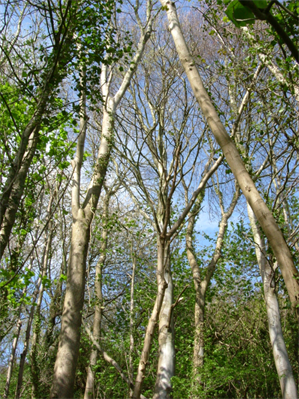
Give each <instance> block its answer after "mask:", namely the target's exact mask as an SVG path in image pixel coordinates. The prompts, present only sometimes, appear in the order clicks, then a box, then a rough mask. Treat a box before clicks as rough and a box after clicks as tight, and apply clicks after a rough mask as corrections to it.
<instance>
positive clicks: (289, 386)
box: [247, 203, 297, 399]
mask: <svg viewBox="0 0 299 399" xmlns="http://www.w3.org/2000/svg"><path fill="white" fill-rule="evenodd" d="M247 211H248V217H249V221H250V225H251V229H252V233H253V238H254V242H255V252H256V257H257V261H258V265H259V268H260V273H261V276H262V280H263V285H264V296H265V303H266V309H267V316H268V326H269V335H270V341H271V345H272V350H273V357H274V362H275V366H276V370H277V374H278V378H279V383H280V388H281V392H282V397H283V399H296V398H297V388H296V383H295V380H294V376H293V371H292V366H291V363H290V360H289V357H288V353H287V348H286V345H285V342H284V338H283V333H282V328H281V322H280V311H279V304H278V300H277V295H276V290H275V275H274V273H275V270H273V269H274V268H273V266H272V265H270V264H269V262H268V261H267V259H266V257H265V255H264V253H265V240H264V238H263V237H262V235H261V233H260V231H259V228H258V226H257V223H256V218H255V216H254V213H253V211H252V209H251V207H250V205H249V204H248V203H247Z"/></svg>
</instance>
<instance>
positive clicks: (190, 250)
mask: <svg viewBox="0 0 299 399" xmlns="http://www.w3.org/2000/svg"><path fill="white" fill-rule="evenodd" d="M218 197H219V205H220V209H221V214H222V217H221V221H220V225H219V231H218V235H217V240H216V247H215V250H214V253H213V256H212V259H211V260H210V262H209V264H208V267H207V269H206V273H205V276H204V277H202V276H201V271H200V268H199V264H198V262H197V259H196V255H195V250H194V247H193V235H194V227H195V222H196V216H197V215H198V213H199V211H200V207H201V204H202V201H203V199H204V192H203V193H201V194H200V196H199V197H198V199H197V201H196V203H195V206H194V208H193V210H192V212H190V214H189V221H188V225H187V231H186V250H187V258H188V261H189V265H190V267H191V270H192V276H193V282H194V288H195V309H194V348H193V365H192V366H193V368H192V375H193V380H192V385H193V393H192V395H193V396H192V397H194V398H197V397H198V394H197V393H196V392H197V389H198V388H197V387H198V386H199V385H200V384H201V370H202V367H203V364H204V322H205V296H206V291H207V288H208V286H209V284H210V281H211V278H212V277H213V274H214V272H215V269H216V265H217V262H218V260H219V258H220V256H221V248H222V245H223V240H224V234H225V231H226V228H227V223H228V220H229V218H230V217H231V215H232V214H233V211H234V209H235V207H236V205H237V202H238V199H239V197H240V190H239V188H238V186H237V187H236V191H235V193H234V196H233V198H232V201H231V204H230V206H229V208H228V210H227V212H225V211H224V206H223V201H222V193H221V192H220V190H219V187H218Z"/></svg>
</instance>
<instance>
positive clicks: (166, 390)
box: [153, 243, 175, 399]
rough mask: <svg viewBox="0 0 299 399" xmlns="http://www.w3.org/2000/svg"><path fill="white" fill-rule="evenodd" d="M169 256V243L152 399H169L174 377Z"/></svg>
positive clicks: (165, 263) (171, 290)
mask: <svg viewBox="0 0 299 399" xmlns="http://www.w3.org/2000/svg"><path fill="white" fill-rule="evenodd" d="M169 256H170V250H169V243H167V245H166V248H165V255H164V259H163V263H164V266H163V267H164V270H165V271H164V279H165V282H166V284H167V288H166V289H165V293H164V298H163V303H162V307H161V311H160V315H159V361H158V369H157V379H156V385H155V394H154V397H153V399H169V398H170V397H171V393H172V388H171V378H172V377H173V376H174V367H175V350H174V331H173V327H174V326H173V317H172V303H173V284H172V276H171V270H170V259H169Z"/></svg>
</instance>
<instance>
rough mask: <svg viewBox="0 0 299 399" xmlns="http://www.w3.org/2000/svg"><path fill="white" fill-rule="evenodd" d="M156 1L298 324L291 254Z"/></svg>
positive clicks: (172, 20) (171, 14)
mask: <svg viewBox="0 0 299 399" xmlns="http://www.w3.org/2000/svg"><path fill="white" fill-rule="evenodd" d="M160 1H161V4H162V5H163V6H164V7H166V9H167V16H168V21H169V30H170V32H171V34H172V37H173V40H174V43H175V46H176V49H177V52H178V55H179V57H180V60H181V62H182V65H183V67H184V70H185V72H186V74H187V77H188V80H189V82H190V85H191V87H192V90H193V92H194V95H195V97H196V99H197V101H198V104H199V106H200V108H201V110H202V112H203V114H204V116H205V117H206V119H207V122H208V124H209V126H210V129H211V131H212V132H213V134H214V136H215V138H216V140H217V142H218V144H219V145H220V147H221V148H222V150H223V153H224V156H225V158H226V160H227V163H228V165H229V166H230V168H231V170H232V172H233V174H234V176H235V178H236V180H237V181H238V184H239V186H240V188H241V190H242V192H243V194H244V195H245V197H246V200H247V201H248V203H249V204H250V206H251V208H252V209H253V211H254V214H255V215H256V217H257V219H258V221H259V223H260V225H261V226H262V229H263V231H264V233H265V234H266V236H267V238H268V241H269V243H270V245H271V247H272V249H273V252H274V254H275V257H276V259H277V261H278V264H279V266H280V269H281V272H282V275H283V278H284V281H285V284H286V287H287V290H288V294H289V297H290V300H291V303H292V306H293V308H294V309H295V310H296V314H297V319H298V322H299V309H298V308H297V305H298V304H299V283H298V280H297V278H298V276H299V274H298V271H297V269H296V267H295V265H294V262H293V259H292V255H291V252H290V250H289V248H288V246H287V244H286V242H285V239H284V237H283V235H282V233H281V231H280V229H279V227H278V225H277V223H276V221H275V219H274V217H273V215H272V213H271V211H270V210H269V209H268V207H267V205H266V204H265V202H264V201H263V199H262V197H261V196H260V194H259V192H258V191H257V189H256V187H255V185H254V183H253V180H252V178H251V176H250V175H249V173H248V172H247V170H246V168H245V165H244V162H243V160H242V159H241V157H240V154H239V152H238V150H237V148H236V145H235V143H234V142H233V141H232V140H231V139H230V137H229V135H228V134H227V132H226V130H225V127H224V126H223V124H222V122H221V120H220V118H219V116H218V114H217V112H216V110H215V108H214V106H213V104H212V102H211V99H210V97H209V95H208V93H207V92H206V90H205V88H204V86H203V83H202V80H201V78H200V75H199V73H198V70H197V68H196V66H195V64H194V61H193V59H192V57H191V55H190V52H189V50H188V47H187V45H186V42H185V39H184V37H183V34H182V31H181V28H180V24H179V21H178V17H177V14H176V9H175V5H174V3H173V2H171V1H169V0H160Z"/></svg>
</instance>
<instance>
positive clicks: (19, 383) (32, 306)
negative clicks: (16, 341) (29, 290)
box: [15, 279, 41, 399]
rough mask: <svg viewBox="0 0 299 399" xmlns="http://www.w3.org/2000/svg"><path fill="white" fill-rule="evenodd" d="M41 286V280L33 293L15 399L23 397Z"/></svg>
mask: <svg viewBox="0 0 299 399" xmlns="http://www.w3.org/2000/svg"><path fill="white" fill-rule="evenodd" d="M40 285H41V279H39V281H38V283H37V287H36V289H35V291H34V293H33V300H32V305H31V309H30V312H29V317H28V321H27V328H26V333H25V341H24V347H23V352H22V353H21V358H20V365H19V374H18V382H17V388H16V394H15V399H19V398H20V397H21V389H22V385H23V376H24V368H25V362H26V356H27V352H28V348H29V341H30V333H31V326H32V322H33V317H34V311H35V301H36V298H37V295H38V293H39V289H40Z"/></svg>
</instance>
